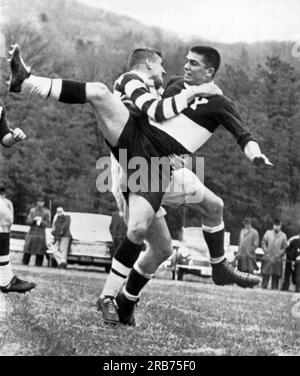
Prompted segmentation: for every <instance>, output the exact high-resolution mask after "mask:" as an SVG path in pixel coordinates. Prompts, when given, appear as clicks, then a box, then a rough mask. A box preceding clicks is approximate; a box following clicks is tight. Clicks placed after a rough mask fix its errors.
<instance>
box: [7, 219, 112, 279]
mask: <svg viewBox="0 0 300 376" xmlns="http://www.w3.org/2000/svg"><path fill="white" fill-rule="evenodd" d="M66 214H68V215H70V217H71V233H72V236H73V240H72V243H71V247H70V252H69V254H68V258H67V261H68V264H75V263H77V264H80V265H96V266H103V267H104V268H105V270H106V271H107V272H108V271H109V270H110V267H111V261H112V258H111V254H110V247H111V244H112V237H111V235H110V232H109V225H110V222H111V216H109V215H102V214H90V213H74V212H66ZM29 229H30V227H29V226H27V225H16V224H13V225H12V227H11V236H10V250H11V251H15V252H23V248H24V243H25V237H26V234H27V233H28V231H29ZM46 242H47V245H48V250H47V254H48V255H49V256H50V259H51V255H52V249H51V248H52V244H53V236H52V235H51V228H46ZM49 265H51V261H50V262H49Z"/></svg>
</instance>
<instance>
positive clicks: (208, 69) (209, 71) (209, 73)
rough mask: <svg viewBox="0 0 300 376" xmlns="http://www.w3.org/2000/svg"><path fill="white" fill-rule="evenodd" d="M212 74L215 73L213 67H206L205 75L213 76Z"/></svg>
mask: <svg viewBox="0 0 300 376" xmlns="http://www.w3.org/2000/svg"><path fill="white" fill-rule="evenodd" d="M214 74H215V68H207V76H208V77H209V78H213V76H214Z"/></svg>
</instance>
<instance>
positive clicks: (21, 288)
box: [0, 276, 36, 294]
mask: <svg viewBox="0 0 300 376" xmlns="http://www.w3.org/2000/svg"><path fill="white" fill-rule="evenodd" d="M35 287H36V284H35V283H34V282H27V281H23V280H22V279H19V278H18V277H17V276H14V277H13V278H12V280H11V281H10V283H9V284H8V285H7V286H4V287H0V291H2V292H3V293H4V294H8V293H9V292H18V293H21V294H25V292H27V291H30V290H32V289H34V288H35Z"/></svg>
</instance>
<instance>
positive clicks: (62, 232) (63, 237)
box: [52, 207, 72, 269]
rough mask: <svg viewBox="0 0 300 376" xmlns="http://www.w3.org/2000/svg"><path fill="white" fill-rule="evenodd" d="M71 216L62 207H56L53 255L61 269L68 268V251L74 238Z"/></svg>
mask: <svg viewBox="0 0 300 376" xmlns="http://www.w3.org/2000/svg"><path fill="white" fill-rule="evenodd" d="M70 225H71V217H70V216H69V215H66V214H65V213H64V209H63V208H62V207H58V208H57V209H56V214H55V216H54V219H53V224H52V234H53V236H54V244H53V257H54V260H55V261H56V262H57V265H58V267H59V268H60V269H66V267H67V265H68V263H67V256H68V251H69V249H70V244H71V240H72V235H71V232H70Z"/></svg>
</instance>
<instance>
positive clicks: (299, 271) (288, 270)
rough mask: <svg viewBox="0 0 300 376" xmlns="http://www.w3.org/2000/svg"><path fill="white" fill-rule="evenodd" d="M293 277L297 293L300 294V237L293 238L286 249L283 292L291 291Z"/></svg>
mask: <svg viewBox="0 0 300 376" xmlns="http://www.w3.org/2000/svg"><path fill="white" fill-rule="evenodd" d="M291 277H292V282H293V283H294V284H295V285H296V292H300V235H298V236H294V237H292V238H291V239H290V241H289V245H288V247H287V249H286V263H285V271H284V280H283V284H282V290H283V291H289V287H290V281H291Z"/></svg>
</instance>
